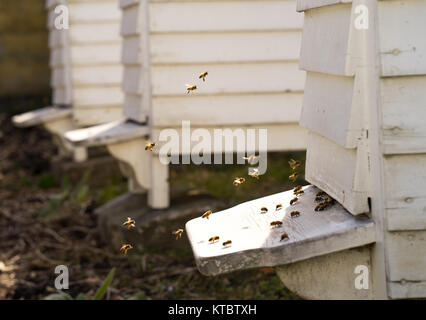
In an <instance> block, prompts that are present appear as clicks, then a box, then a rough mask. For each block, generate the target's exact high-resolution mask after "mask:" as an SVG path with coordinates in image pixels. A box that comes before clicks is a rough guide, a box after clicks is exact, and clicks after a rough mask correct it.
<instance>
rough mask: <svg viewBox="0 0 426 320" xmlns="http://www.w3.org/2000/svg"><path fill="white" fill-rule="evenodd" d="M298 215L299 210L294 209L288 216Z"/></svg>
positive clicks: (294, 216)
mask: <svg viewBox="0 0 426 320" xmlns="http://www.w3.org/2000/svg"><path fill="white" fill-rule="evenodd" d="M298 216H300V212H299V211H297V210H294V211H292V212H290V217H292V218H296V217H298Z"/></svg>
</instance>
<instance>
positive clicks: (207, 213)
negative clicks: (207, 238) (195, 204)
mask: <svg viewBox="0 0 426 320" xmlns="http://www.w3.org/2000/svg"><path fill="white" fill-rule="evenodd" d="M211 214H212V211H211V210H207V211H206V212H204V213H203V215H202V216H201V218H206V219H207V220H208V219H209V216H210V215H211Z"/></svg>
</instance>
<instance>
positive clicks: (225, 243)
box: [222, 240, 232, 247]
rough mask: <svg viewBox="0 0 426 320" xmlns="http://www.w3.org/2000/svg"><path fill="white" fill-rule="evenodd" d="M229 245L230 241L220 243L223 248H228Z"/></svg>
mask: <svg viewBox="0 0 426 320" xmlns="http://www.w3.org/2000/svg"><path fill="white" fill-rule="evenodd" d="M231 244H232V241H231V240H226V241H225V242H224V243H222V245H223V246H224V247H227V246H230V245H231Z"/></svg>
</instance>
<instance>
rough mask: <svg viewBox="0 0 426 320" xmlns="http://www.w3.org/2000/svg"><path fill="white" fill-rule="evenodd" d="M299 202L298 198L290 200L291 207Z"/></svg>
mask: <svg viewBox="0 0 426 320" xmlns="http://www.w3.org/2000/svg"><path fill="white" fill-rule="evenodd" d="M297 201H299V198H298V197H294V198H293V199H291V200H290V205H293V204H294V203H296V202H297Z"/></svg>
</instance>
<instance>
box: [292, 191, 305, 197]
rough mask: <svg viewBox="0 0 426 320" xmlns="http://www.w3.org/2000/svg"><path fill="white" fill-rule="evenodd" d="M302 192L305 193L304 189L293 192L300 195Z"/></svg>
mask: <svg viewBox="0 0 426 320" xmlns="http://www.w3.org/2000/svg"><path fill="white" fill-rule="evenodd" d="M303 193H305V191H303V190H297V191H296V192H294V194H295V195H296V196H300V195H301V194H303Z"/></svg>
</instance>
